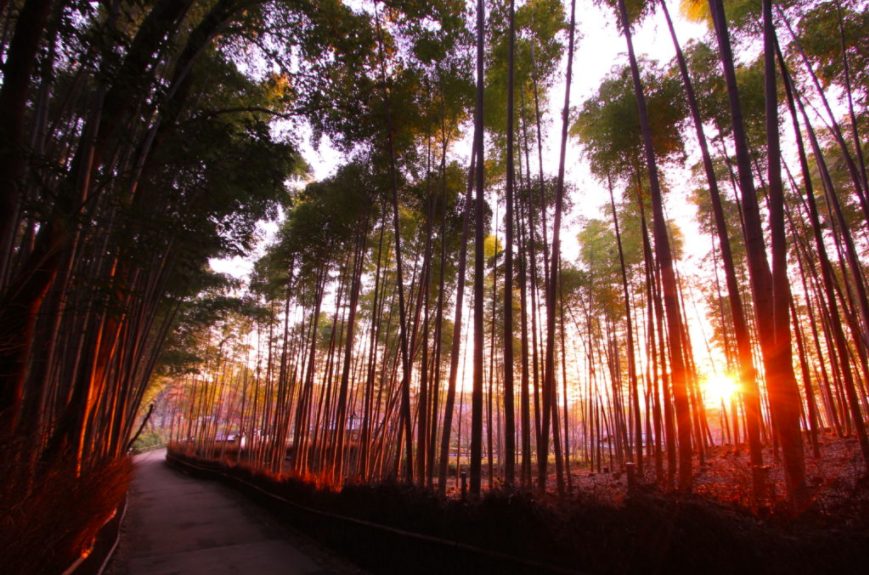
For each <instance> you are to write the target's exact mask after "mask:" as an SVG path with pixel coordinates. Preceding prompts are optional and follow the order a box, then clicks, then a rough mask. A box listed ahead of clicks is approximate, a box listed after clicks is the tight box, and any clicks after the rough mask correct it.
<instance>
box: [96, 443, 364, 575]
mask: <svg viewBox="0 0 869 575" xmlns="http://www.w3.org/2000/svg"><path fill="white" fill-rule="evenodd" d="M134 461H135V471H134V475H133V481H132V484H131V486H130V493H129V506H128V509H127V516H126V518H125V519H124V524H123V527H122V535H121V544H120V546H119V549H118V552H117V554H116V556H115V558H114V559H113V561H112V565H110V567H109V570H108V575H199V574H202V575H206V574H207V575H230V574H239V575H246V574H251V575H277V574H282V575H283V574H288V575H326V574H335V575H342V574H351V573H357V574H359V573H363V571H361V570H360V569H358V568H356V567H355V566H354V565H352V564H350V563H348V562H346V561H345V560H343V559H340V558H338V557H336V556H333V555H330V554H329V553H328V552H326V551H325V550H324V549H323V548H322V547H320V546H318V545H317V544H316V543H315V542H313V541H312V540H310V539H308V538H306V537H305V536H304V535H301V534H299V533H297V532H294V531H292V530H290V529H288V528H286V527H284V526H283V525H282V524H281V523H279V522H278V521H277V520H276V519H274V518H273V517H271V516H270V515H269V514H268V513H267V512H266V511H265V510H263V509H260V508H259V507H257V506H256V504H254V503H253V502H251V501H249V500H248V499H246V498H245V497H244V496H243V495H241V494H239V493H237V492H235V491H233V490H231V489H228V488H226V487H224V486H222V485H220V484H218V483H215V482H211V481H202V480H198V479H193V478H191V477H188V476H187V475H185V474H183V473H181V472H179V471H176V470H174V469H172V468H170V467H169V466H168V465H167V464H166V451H165V450H157V451H151V452H149V453H145V454H142V455H138V456H136V457H135V459H134Z"/></svg>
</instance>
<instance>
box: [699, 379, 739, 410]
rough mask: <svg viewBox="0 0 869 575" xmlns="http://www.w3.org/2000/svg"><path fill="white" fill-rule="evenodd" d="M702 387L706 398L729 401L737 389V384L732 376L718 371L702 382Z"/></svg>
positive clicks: (716, 401) (715, 400)
mask: <svg viewBox="0 0 869 575" xmlns="http://www.w3.org/2000/svg"><path fill="white" fill-rule="evenodd" d="M703 389H704V391H705V392H706V398H707V399H708V400H710V401H714V402H715V403H718V402H720V401H729V400H730V398H731V397H732V396H733V395H734V394H735V393H736V392H737V391H738V390H739V386H738V385H737V383H736V380H735V379H734V378H733V376H731V375H727V374H721V373H719V374H716V375H712V376H709V377H708V378H707V379H706V381H705V383H704V384H703Z"/></svg>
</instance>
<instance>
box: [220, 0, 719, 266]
mask: <svg viewBox="0 0 869 575" xmlns="http://www.w3.org/2000/svg"><path fill="white" fill-rule="evenodd" d="M579 4H580V5H579V6H578V7H577V23H578V30H579V32H580V34H581V36H582V38H581V40H580V42H579V44H578V47H577V52H576V54H575V56H574V81H573V86H572V89H571V97H570V101H571V106H573V107H578V106H580V105H581V104H582V103H583V102H584V101H585V100H587V99H588V98H589V97H591V96H592V95H593V94H594V93H595V92H596V90H597V88H598V86H599V85H600V82H601V80H602V79H603V77H604V76H605V75H606V74H607V72H609V71H610V70H611V69H612V68H613V67H614V66H616V65H621V64H624V63H626V62H627V49H626V45H625V40H624V38H623V37H622V36H621V35H619V34H618V31H617V30H616V26H615V17H614V15H613V14H612V13H609V12H607V11H604V10H603V9H602V8H600V7H598V6H596V5H594V4H592V3H591V2H582V1H581V2H580V3H579ZM670 9H671V12H672V15H673V17H674V19H675V24H676V29H677V34H678V36H679V40H680V42H682V43H683V44H684V43H685V42H686V41H687V40H689V39H690V38H697V37H699V36H701V35H703V34H704V32H705V26H703V25H698V24H692V23H690V22H687V21H685V20H684V19H682V18H681V16H680V15H679V13H678V5H677V4H674V5H673V6H671V7H670ZM566 10H569V4H568V5H567V7H566ZM659 12H660V11H659ZM634 42H635V46H636V47H637V50H638V53H641V54H648V55H649V56H650V57H652V58H654V59H657V60H660V61H662V62H667V61H669V60H670V59H671V58H673V56H674V55H675V52H674V49H673V45H672V42H671V40H670V36H669V32H668V31H667V26H666V22H665V20H664V18H663V16H662V15H661V14H660V13H658V14H655V15H654V16H652V17H651V18H648V19H647V21H646V22H645V23H644V25H643V26H642V28H640V29H638V30H637V31H636V33H635V39H634ZM565 44H566V42H565ZM564 68H565V65H564V63H563V65H562V66H561V69H562V72H561V74H562V75H563V73H564V72H563V70H564ZM563 102H564V83H563V81H561V82H557V83H556V85H555V86H554V87H553V89H552V96H551V97H550V104H551V106H550V110H549V113H548V115H549V118H550V119H558V118H559V116H560V112H561V107H562V106H563ZM553 124H554V122H553ZM553 128H554V129H551V130H550V135H549V136H550V137H549V140H548V142H547V143H546V146H547V148H548V151H549V153H547V154H544V164H546V165H545V169H546V170H547V171H548V172H549V173H556V171H557V167H558V145H559V142H558V129H557V128H558V127H557V126H555V125H553ZM689 148H690V145H689ZM302 150H303V153H304V155H305V158H306V159H307V161H308V163H309V164H310V165H311V168H312V170H313V179H314V180H321V179H323V178H326V177H328V176H329V175H331V174H332V173H334V171H335V169H336V168H337V166H339V165H340V164H341V163H342V162H343V160H344V158H343V156H342V155H341V153H340V152H338V151H337V150H335V149H334V148H333V147H332V146H331V145H330V144H329V141H328V138H324V139H323V141H322V142H321V144H320V147H319V150H317V151H315V150H314V149H313V147H312V146H311V145H310V142H309V141H308V139H303V140H302ZM567 158H568V162H567V163H568V166H567V176H566V177H567V179H568V180H569V181H571V182H572V183H573V184H575V185H576V187H577V189H578V190H579V193H580V197H578V198H575V199H574V203H575V205H576V206H577V209H575V213H574V214H573V217H572V218H568V220H567V222H566V229H565V230H564V236H565V238H564V240H563V241H564V242H565V245H564V250H565V251H564V254H565V256H566V257H568V258H574V257H575V256H576V253H577V244H576V239H575V238H576V233H577V232H578V231H579V230H578V229H576V226H575V219H576V216H580V215H581V216H584V217H595V216H599V215H600V213H599V208H600V206H601V205H603V204H604V203H605V202H607V201H608V200H607V197H608V196H607V192H606V190H605V189H604V188H603V187H602V186H601V185H600V184H599V183H598V182H597V181H596V180H595V178H594V177H593V176H592V175H591V173H590V172H589V169H588V165H587V163H586V162H585V161H584V160H582V159H581V157H580V149H579V148H578V146H577V144H576V143H575V142H574V141H571V142H568V154H567ZM686 179H687V171H686V175H685V177H677V178H671V184H672V183H673V182H675V181H682V182H684V181H686ZM675 191H676V192H677V195H681V192H683V191H684V190H679V189H678V186H677V187H676V190H675ZM674 200H676V201H674ZM667 209H668V212H669V215H670V217H671V218H672V219H674V220H675V221H678V222H680V224H681V225H683V226H686V227H688V228H689V229H687V230H686V231H687V232H688V233H690V232H691V231H693V230H691V229H690V228H691V226H690V222H691V221H693V208H692V207H691V206H690V205H689V204H688V203H687V202H684V201H680V200H679V199H678V198H671V199H670V200H669V201H668V205H667ZM275 229H276V226H275V225H274V224H273V223H267V222H263V223H262V224H261V230H262V235H263V237H264V238H268V237H270V236H271V234H273V233H274V230H275ZM689 244H690V245H691V246H693V247H697V242H689ZM705 249H706V248H705V247H704V248H703V250H702V251H703V252H705ZM257 255H258V254H254V255H253V257H252V258H233V259H229V260H212V261H211V265H212V268H214V269H215V270H216V271H219V272H223V273H229V274H231V275H233V276H235V277H245V276H246V275H247V274H248V273H249V272H250V270H251V267H252V260H253V259H254V258H255V257H256V256H257ZM687 255H694V254H687ZM701 255H702V254H701Z"/></svg>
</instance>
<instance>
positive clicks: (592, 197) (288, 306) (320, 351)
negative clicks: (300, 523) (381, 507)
mask: <svg viewBox="0 0 869 575" xmlns="http://www.w3.org/2000/svg"><path fill="white" fill-rule="evenodd" d="M673 8H675V6H668V5H667V4H665V3H664V2H663V1H661V2H651V1H643V0H616V1H610V0H603V1H600V2H598V3H596V5H595V6H594V7H592V6H590V5H589V4H588V3H584V4H583V5H580V6H577V5H576V3H575V0H572V1H571V3H570V4H569V5H562V3H561V2H559V1H558V0H528V1H526V2H522V3H520V4H519V5H514V3H513V2H512V1H510V2H503V1H493V2H488V3H485V2H483V1H482V0H480V1H479V2H478V3H477V5H476V6H466V4H465V2H460V1H458V0H437V1H433V2H432V1H415V0H407V1H401V0H400V1H395V2H393V1H380V0H373V1H372V2H360V3H356V2H350V3H343V2H341V1H339V0H317V1H307V0H271V1H264V0H207V1H199V2H194V1H193V0H136V1H126V0H112V1H108V2H82V1H79V0H54V1H52V0H0V30H2V32H0V59H2V78H3V80H2V86H0V110H2V114H0V221H2V225H0V450H2V453H0V457H2V458H3V460H4V463H5V465H4V469H3V471H2V474H3V475H2V478H0V479H2V482H3V485H4V486H6V485H8V486H14V487H15V488H14V489H9V490H4V496H3V498H2V499H0V512H2V513H3V515H4V516H5V517H12V515H11V514H10V513H9V512H11V511H13V510H14V511H15V517H16V520H15V522H8V521H7V522H4V523H3V526H2V529H3V532H2V535H0V540H2V541H13V540H14V539H12V537H13V536H14V535H15V533H16V531H17V532H19V533H21V532H24V531H22V530H20V529H18V527H19V526H20V523H16V522H22V521H28V520H30V521H34V522H37V523H38V522H40V521H42V519H41V518H40V517H39V515H38V513H37V512H36V511H35V510H37V509H38V505H37V503H38V500H39V497H41V496H40V495H39V493H40V492H41V491H40V490H41V489H43V488H45V487H46V486H49V488H50V486H51V485H57V489H64V490H68V489H71V487H70V485H75V486H76V489H82V490H83V491H84V490H86V489H87V485H86V482H87V481H89V478H94V477H102V475H103V474H102V470H106V469H114V468H115V467H116V466H117V463H116V462H117V460H119V459H121V458H123V457H124V456H125V454H126V453H127V451H128V449H129V448H130V441H131V437H132V436H133V435H134V434H135V432H136V431H137V428H138V424H139V423H141V418H142V416H143V413H142V412H141V411H140V408H141V406H142V405H143V404H149V403H151V402H152V401H153V402H156V403H157V404H158V405H159V408H158V409H157V410H156V411H155V414H156V415H155V416H154V418H155V419H157V418H159V419H160V426H161V427H164V428H168V429H169V430H171V433H172V435H173V438H174V439H176V440H177V441H178V442H179V445H181V447H182V448H189V449H191V450H192V449H198V450H199V451H200V452H209V453H210V455H214V451H215V449H222V448H221V447H219V446H218V447H215V446H217V445H218V443H215V440H220V441H222V442H223V443H224V444H225V443H226V442H227V441H226V440H227V439H228V438H229V436H230V435H235V436H244V440H245V445H244V447H243V448H242V449H241V453H240V454H239V457H241V458H243V459H245V460H247V461H248V462H249V463H251V464H253V465H254V466H255V467H259V468H262V469H265V470H269V471H270V472H272V473H277V474H291V475H295V476H298V477H302V478H309V479H313V480H315V481H317V482H319V483H321V484H326V485H332V486H336V487H338V486H341V485H343V484H344V483H346V482H378V481H382V480H385V479H396V478H401V479H402V480H404V481H406V482H408V483H414V484H416V485H418V486H426V487H430V488H433V489H436V490H438V491H439V492H440V494H442V495H443V494H445V493H447V490H448V484H449V482H450V481H451V479H450V478H451V477H455V474H458V473H459V472H460V471H461V470H462V468H463V466H465V465H467V467H468V470H469V479H470V492H471V494H472V495H475V496H476V495H479V494H480V492H481V491H482V490H483V488H484V480H485V481H487V482H488V487H489V488H490V489H491V488H493V487H495V486H496V485H501V484H506V485H507V486H510V487H517V488H524V489H528V490H530V489H532V488H536V489H537V490H538V491H539V492H544V491H546V489H547V488H548V487H551V485H550V483H551V482H552V481H553V480H554V485H555V489H556V490H557V493H558V495H560V496H567V494H568V493H570V492H571V490H572V488H573V487H574V486H573V484H572V482H573V474H572V471H574V470H575V469H577V467H580V466H582V467H589V468H592V469H596V470H598V471H600V470H601V469H602V468H603V467H607V468H610V469H621V468H622V467H623V465H624V464H625V463H627V462H631V463H633V464H634V465H635V466H636V472H637V473H638V475H639V477H640V478H643V479H644V480H646V481H648V482H653V483H655V484H657V485H658V486H660V487H661V488H662V489H665V490H669V489H677V490H679V491H680V492H683V493H687V492H690V491H691V490H692V484H693V482H694V471H695V467H696V465H697V463H698V461H699V462H701V463H702V462H703V460H704V457H705V455H706V453H707V450H709V449H710V447H711V446H712V445H713V444H724V443H727V444H731V445H733V446H734V449H735V450H740V449H741V448H742V447H743V446H744V448H745V449H746V451H747V452H748V454H749V457H748V458H747V459H746V461H745V462H744V465H745V466H747V467H748V468H749V469H750V470H751V474H752V478H753V491H754V494H755V495H756V496H757V497H758V498H760V497H762V496H765V494H767V493H768V492H769V488H770V485H769V482H770V479H769V477H768V473H767V467H768V466H770V465H775V466H778V465H779V463H780V464H781V467H782V469H783V471H784V478H785V482H784V483H785V493H786V498H785V499H786V501H787V504H788V505H789V506H790V509H791V511H792V512H793V513H800V512H802V511H803V510H805V509H806V508H807V507H809V506H810V505H811V503H812V502H813V500H814V499H815V498H816V497H817V495H818V493H817V491H816V490H815V487H813V486H811V485H810V482H809V481H808V479H807V474H806V456H807V454H810V456H811V457H813V458H815V459H822V458H823V457H824V453H823V451H822V449H821V446H822V444H823V442H821V441H819V437H821V436H822V435H823V434H825V433H829V434H835V435H836V436H839V437H850V436H853V437H855V438H856V439H857V441H858V442H859V446H860V453H861V455H862V460H861V462H860V470H861V473H863V474H865V473H866V465H867V464H869V439H867V433H866V427H865V421H866V416H867V413H869V395H867V380H869V353H867V352H869V296H867V283H866V278H865V274H866V269H865V266H866V262H867V249H869V243H867V242H869V239H867V222H869V179H867V170H866V165H865V154H864V151H863V148H864V147H865V145H866V137H865V134H866V132H867V129H869V115H867V103H869V76H867V69H869V51H867V44H866V42H865V37H866V36H867V34H869V9H867V6H866V5H865V3H862V2H859V1H856V0H788V1H786V2H779V3H777V4H776V5H773V3H772V2H771V0H764V1H763V2H760V3H756V2H745V1H742V0H732V1H730V0H728V1H727V2H724V1H723V0H710V1H709V3H708V4H707V3H705V2H697V1H691V0H689V1H686V2H683V3H682V4H681V5H680V6H679V8H680V10H681V13H682V15H683V16H682V17H683V18H686V17H687V18H690V19H693V20H695V21H698V22H703V23H705V25H706V26H707V30H708V32H707V34H706V35H705V36H702V37H698V38H696V39H693V40H690V41H688V42H687V43H684V44H680V43H679V39H678V38H677V36H676V29H675V28H674V27H673V23H672V20H671V14H670V12H669V10H670V9H673ZM592 11H600V12H601V13H603V14H606V15H607V16H606V17H607V18H608V19H609V20H610V21H611V22H613V23H614V24H615V26H614V30H615V31H617V32H618V34H619V35H620V37H621V39H620V40H619V41H620V42H624V44H623V46H624V49H625V50H626V52H627V57H626V58H620V59H618V60H617V61H615V62H613V66H612V69H611V71H610V73H609V74H607V75H606V77H605V78H603V80H602V81H601V83H600V85H599V86H598V87H597V89H596V90H595V93H594V94H593V96H592V97H590V98H588V99H586V100H584V101H576V97H575V94H574V90H572V87H574V85H575V84H577V83H578V82H582V81H584V80H585V78H584V76H583V70H582V69H581V68H580V67H579V66H578V65H576V64H575V60H577V57H576V55H577V54H580V53H582V52H583V51H590V52H592V53H593V52H594V50H595V46H593V45H585V44H584V43H583V40H582V31H583V23H584V13H586V12H588V13H590V12H592ZM595 13H597V12H595ZM655 23H658V24H660V25H662V30H663V29H664V26H666V29H667V30H668V31H669V36H670V38H671V39H672V44H673V49H672V52H671V54H674V55H675V56H674V57H673V59H672V61H669V62H659V61H655V60H653V59H651V58H649V57H647V56H644V55H643V54H641V52H642V51H643V46H641V45H639V44H638V45H637V46H635V45H634V41H635V40H636V39H637V38H638V37H641V36H642V30H643V29H644V27H647V26H650V25H655ZM615 31H614V34H615ZM308 143H310V144H312V145H313V146H314V147H317V146H320V145H321V144H322V145H323V146H324V147H325V146H331V147H332V148H334V149H335V150H337V151H339V152H340V154H341V156H342V161H341V165H340V166H338V167H337V168H335V169H334V171H333V172H332V174H331V175H330V176H329V177H326V178H323V179H321V180H320V181H312V179H311V178H310V173H311V166H310V165H309V164H308V163H307V162H309V161H311V160H310V158H309V159H307V160H306V159H305V157H303V153H302V150H303V149H304V148H305V147H306V146H307V145H308ZM556 150H557V153H556ZM550 156H551V157H550ZM553 158H557V160H558V161H554V160H553ZM576 166H582V168H581V169H583V170H588V171H589V172H590V173H591V174H592V176H593V179H594V180H596V181H588V180H581V179H580V178H578V177H576V174H577V173H578V172H577V169H572V168H576ZM688 173H690V174H691V175H690V177H686V174H688ZM686 201H689V202H691V203H692V204H693V205H694V206H695V207H696V222H689V221H687V220H686V221H670V220H669V219H668V217H667V214H668V204H669V206H670V208H672V207H673V205H674V204H675V203H685V202H686ZM598 207H599V208H600V209H599V210H598V211H597V212H596V213H593V212H592V211H591V210H593V209H595V208H598ZM579 216H582V217H579ZM262 221H270V222H276V225H277V231H276V232H275V233H274V234H273V238H272V241H271V243H270V244H269V245H268V246H267V247H266V248H265V250H264V251H261V252H260V255H261V257H259V259H258V260H257V261H256V263H255V264H254V266H253V271H252V272H251V274H250V277H249V280H248V281H245V282H240V281H238V280H233V279H232V278H230V277H228V276H223V275H221V274H216V273H214V272H213V271H211V269H210V268H209V264H208V262H209V260H210V259H214V258H231V257H233V256H250V254H253V253H254V251H255V247H256V246H257V241H258V237H259V236H260V235H262V228H261V227H259V222H262ZM694 227H697V228H698V229H696V230H694V229H693V228H694ZM571 236H575V237H576V238H577V242H578V244H577V249H576V250H575V253H572V252H573V251H574V250H573V248H572V247H571V246H573V245H574V244H573V242H572V238H571ZM700 244H705V245H708V246H709V249H704V250H702V251H703V254H702V260H695V262H699V263H695V264H692V265H693V267H694V268H695V269H687V268H688V265H686V264H685V260H684V259H683V257H682V256H683V252H684V251H685V250H686V249H687V248H689V247H690V248H691V249H692V250H694V251H698V250H697V249H696V248H697V246H698V245H700ZM250 257H252V256H250ZM470 288H472V289H470ZM466 292H468V293H467V294H466ZM698 310H699V311H698ZM716 376H717V377H716ZM723 377H729V378H730V379H731V380H732V381H733V382H735V384H736V387H737V391H736V392H735V393H730V394H722V395H721V396H720V397H714V398H713V397H712V385H711V383H710V382H711V381H714V380H716V379H721V378H723ZM151 423H153V421H152V422H151ZM149 425H150V423H149ZM236 441H239V440H236ZM770 445H771V446H773V448H774V450H775V451H774V452H775V458H776V459H775V461H771V460H770V457H769V451H764V448H765V447H767V446H770ZM779 456H780V462H779ZM552 464H554V473H553V469H552ZM61 478H62V480H61ZM535 483H536V486H535ZM96 484H97V483H94V485H96ZM37 487H39V489H37ZM117 493H118V490H116V489H112V490H106V496H107V497H108V498H110V499H113V500H112V501H108V502H101V503H99V505H96V504H95V507H94V508H95V509H97V508H98V509H103V508H111V504H113V503H114V502H115V500H116V499H117V497H118V495H117ZM28 509H33V510H34V512H33V513H30V512H28ZM100 513H102V511H100Z"/></svg>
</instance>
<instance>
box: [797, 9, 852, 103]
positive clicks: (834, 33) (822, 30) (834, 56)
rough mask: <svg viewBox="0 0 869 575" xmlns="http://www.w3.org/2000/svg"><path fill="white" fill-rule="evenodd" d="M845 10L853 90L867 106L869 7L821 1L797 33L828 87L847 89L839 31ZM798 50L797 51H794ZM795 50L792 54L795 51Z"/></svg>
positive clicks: (847, 51) (844, 27) (844, 28)
mask: <svg viewBox="0 0 869 575" xmlns="http://www.w3.org/2000/svg"><path fill="white" fill-rule="evenodd" d="M839 7H841V9H842V10H841V17H842V28H843V30H844V36H845V38H844V40H845V47H846V52H845V54H847V57H848V65H849V67H850V75H851V77H850V80H851V88H852V89H853V90H854V96H855V99H856V100H857V101H858V102H862V105H863V106H865V105H866V103H867V99H869V46H867V43H866V37H867V34H869V5H867V4H865V3H857V2H835V1H827V2H820V3H818V4H817V5H815V6H813V7H811V9H810V10H809V11H808V12H806V14H805V15H804V16H803V17H802V18H801V19H800V21H799V24H798V25H797V34H798V35H799V37H800V41H801V44H802V47H803V49H804V50H805V52H806V55H807V56H808V57H809V59H810V60H811V61H812V64H813V66H814V69H815V73H816V74H817V75H818V77H819V78H820V80H821V83H822V85H823V86H824V87H825V88H826V87H828V86H831V85H836V86H838V87H839V88H842V89H844V88H845V85H846V82H845V61H844V58H843V53H842V37H841V31H840V28H839V25H840V23H839V16H840V13H839V10H838V9H839ZM793 49H795V48H793ZM793 49H792V51H793Z"/></svg>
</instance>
